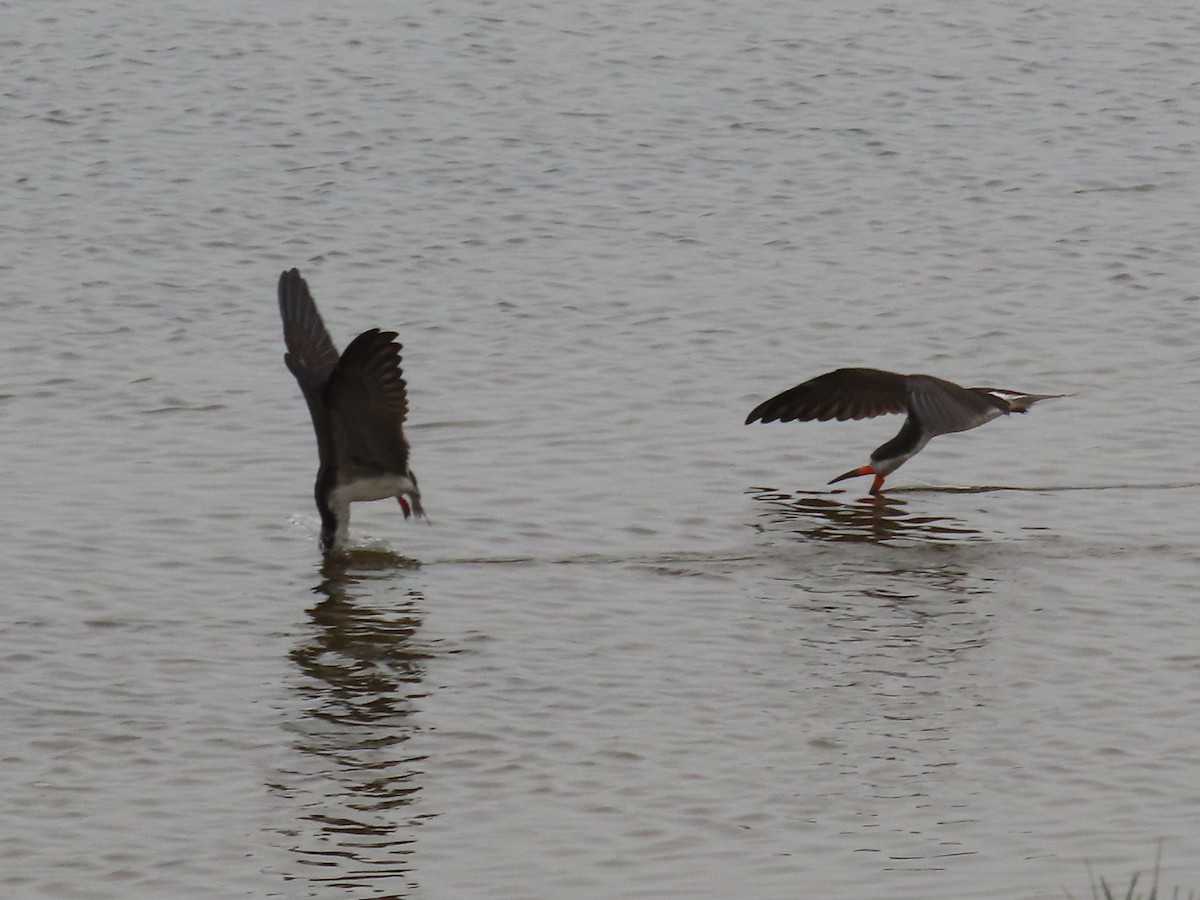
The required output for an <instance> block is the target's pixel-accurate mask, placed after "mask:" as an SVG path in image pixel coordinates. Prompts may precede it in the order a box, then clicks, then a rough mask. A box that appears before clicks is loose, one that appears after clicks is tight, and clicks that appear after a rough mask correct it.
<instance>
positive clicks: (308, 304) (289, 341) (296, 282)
mask: <svg viewBox="0 0 1200 900" xmlns="http://www.w3.org/2000/svg"><path fill="white" fill-rule="evenodd" d="M279 314H280V316H281V317H282V318H283V340H284V343H285V344H286V345H287V353H286V354H284V357H283V359H284V362H285V363H287V367H288V369H289V370H290V371H291V373H292V374H293V375H294V376H296V381H297V382H299V384H300V390H301V391H302V392H303V393H304V399H305V401H306V402H307V403H308V411H309V413H310V414H311V415H312V423H313V430H314V431H315V432H316V434H317V454H318V456H319V459H320V467H319V468H318V470H317V481H316V486H315V488H314V491H313V493H314V495H315V497H316V501H317V510H318V512H320V514H321V550H322V551H323V552H325V553H332V552H335V551H338V550H340V549H341V548H342V546H343V545H344V544H345V541H346V533H347V530H348V526H349V522H350V504H351V503H352V502H355V501H358V500H383V499H385V498H387V497H395V498H396V500H397V501H398V502H399V504H400V509H401V510H402V511H403V513H404V517H405V518H406V519H407V518H408V517H409V516H410V515H416V516H421V517H423V516H424V515H425V511H424V509H423V508H422V507H421V491H420V489H419V488H418V487H417V477H416V475H414V474H413V471H412V469H410V468H409V465H408V441H407V440H406V439H405V437H404V430H403V428H402V426H403V424H404V419H405V417H406V416H407V414H408V389H407V385H406V384H405V382H404V378H403V371H402V370H401V368H400V349H401V345H400V344H399V343H397V342H396V337H397V335H396V332H394V331H380V330H379V329H378V328H372V329H370V330H369V331H364V332H363V333H362V334H360V335H359V336H358V337H356V338H355V339H354V340H353V341H351V342H350V345H349V346H348V347H347V348H346V350H345V352H344V353H342V354H341V355H340V356H339V355H338V352H337V348H336V347H335V346H334V343H333V339H332V338H331V337H330V336H329V331H328V330H327V329H326V328H325V322H324V321H323V320H322V319H321V314H320V312H318V311H317V304H316V302H315V301H314V300H313V298H312V294H310V293H309V290H308V284H307V283H305V281H304V279H303V278H302V277H300V273H299V272H298V271H297V270H296V269H290V270H288V271H287V272H284V273H283V274H282V275H281V276H280V277H279Z"/></svg>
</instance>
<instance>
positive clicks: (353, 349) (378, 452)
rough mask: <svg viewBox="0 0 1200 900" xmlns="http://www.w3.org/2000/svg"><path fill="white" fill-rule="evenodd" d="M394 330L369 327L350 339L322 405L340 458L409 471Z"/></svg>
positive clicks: (403, 387) (404, 391)
mask: <svg viewBox="0 0 1200 900" xmlns="http://www.w3.org/2000/svg"><path fill="white" fill-rule="evenodd" d="M395 339H396V332H394V331H380V330H379V329H378V328H372V329H371V330H370V331H364V332H363V333H362V334H360V335H359V336H358V337H356V338H355V339H354V340H353V341H351V342H350V346H348V347H347V348H346V350H345V352H344V353H343V354H342V357H341V359H340V360H338V363H337V365H336V366H335V367H334V369H333V371H332V372H331V373H330V375H329V382H328V384H326V386H325V392H324V398H325V408H326V409H327V410H329V427H330V432H331V435H332V439H333V442H334V445H335V446H336V448H337V450H338V454H339V455H338V457H337V458H339V459H342V460H346V461H348V462H350V463H352V464H355V465H358V466H362V467H364V468H365V469H368V470H371V469H375V470H381V471H387V472H407V471H408V441H406V440H405V438H404V432H403V431H402V430H401V425H402V424H403V423H404V419H405V417H406V416H407V415H408V390H407V386H406V385H405V383H404V377H403V371H402V370H401V368H400V344H398V343H395Z"/></svg>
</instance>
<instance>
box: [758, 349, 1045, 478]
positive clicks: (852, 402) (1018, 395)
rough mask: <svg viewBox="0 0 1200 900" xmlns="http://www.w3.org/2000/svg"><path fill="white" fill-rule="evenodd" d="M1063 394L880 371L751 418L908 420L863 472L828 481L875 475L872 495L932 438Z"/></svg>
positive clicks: (856, 373)
mask: <svg viewBox="0 0 1200 900" xmlns="http://www.w3.org/2000/svg"><path fill="white" fill-rule="evenodd" d="M1063 396H1066V395H1065V394H1026V393H1023V392H1022V391H1012V390H1007V389H1005V388H988V387H973V388H966V387H961V386H959V385H957V384H954V383H953V382H950V381H946V380H944V379H942V378H935V377H934V376H933V375H901V374H899V373H896V372H885V371H883V370H882V369H837V370H835V371H833V372H826V373H825V374H824V375H818V376H817V377H816V378H812V379H809V380H808V381H806V382H804V383H803V384H798V385H796V386H795V387H794V388H789V389H788V390H786V391H784V392H783V393H782V394H778V395H776V396H774V397H772V398H771V399H770V400H765V401H763V402H762V403H760V404H759V405H758V406H756V407H755V408H754V409H753V410H752V411H751V412H750V415H748V416H747V417H746V424H747V425H749V424H750V423H751V422H793V421H800V422H811V421H813V420H814V419H815V420H816V421H819V422H828V421H829V420H830V419H837V420H838V421H839V422H845V421H846V420H848V419H873V418H875V417H876V416H882V415H885V414H887V413H905V414H907V418H906V419H905V420H904V424H903V425H902V426H901V427H900V433H899V434H897V435H896V436H895V437H894V438H892V439H891V440H890V441H888V442H887V443H886V444H884V445H883V446H881V447H879V448H877V449H876V450H875V452H874V453H872V454H871V461H870V462H869V463H868V464H867V465H865V466H859V467H858V468H857V469H851V470H850V471H849V472H846V473H845V474H842V475H839V476H838V477H837V478H834V479H833V480H832V481H830V482H829V483H830V484H836V483H837V482H839V481H842V480H844V479H846V478H855V477H857V476H859V475H874V476H875V480H874V481H873V482H872V483H871V493H872V494H878V493H879V492H880V490H881V489H882V487H883V480H884V478H886V477H887V476H888V475H890V474H891V473H892V472H894V471H896V469H898V468H900V466H902V465H904V463H906V462H908V460H910V459H912V458H913V457H914V456H915V455H916V454H917V453H918V452H919V451H920V450H921V448H923V447H924V446H925V445H926V444H928V443H929V440H930V439H931V438H935V437H937V436H938V435H939V434H950V433H952V432H955V431H969V430H970V429H972V428H978V427H979V426H980V425H983V424H984V423H986V422H990V421H991V420H992V419H994V418H996V417H997V416H1006V415H1008V414H1009V413H1014V412H1016V413H1024V412H1028V411H1029V407H1031V406H1033V404H1035V403H1037V402H1038V401H1040V400H1050V399H1052V398H1055V397H1063Z"/></svg>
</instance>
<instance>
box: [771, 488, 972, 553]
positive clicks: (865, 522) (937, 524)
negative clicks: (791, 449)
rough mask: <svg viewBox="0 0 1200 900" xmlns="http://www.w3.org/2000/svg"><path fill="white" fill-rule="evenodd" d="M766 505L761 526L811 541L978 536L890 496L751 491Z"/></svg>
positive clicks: (944, 539) (873, 540)
mask: <svg viewBox="0 0 1200 900" xmlns="http://www.w3.org/2000/svg"><path fill="white" fill-rule="evenodd" d="M747 493H749V494H751V495H752V496H753V497H754V499H755V500H757V501H759V502H760V503H761V504H762V507H761V509H760V512H759V516H760V523H759V524H760V526H761V527H763V528H770V529H772V530H775V529H777V528H779V527H780V526H783V527H785V528H790V529H791V530H792V531H793V532H795V533H796V534H799V535H801V536H803V537H805V538H808V539H809V540H814V541H854V542H860V543H862V542H867V543H887V542H894V541H903V540H922V541H930V540H933V541H956V542H957V541H963V540H970V539H971V538H973V537H978V536H979V535H980V532H979V531H978V530H976V529H974V528H971V527H969V526H967V525H964V524H963V523H962V522H960V521H958V520H956V519H953V518H950V517H948V516H929V515H918V514H916V513H911V512H909V511H908V509H907V503H906V502H905V501H904V500H898V499H895V498H893V497H889V496H887V495H886V494H881V495H877V496H874V497H863V498H861V499H849V497H850V496H851V495H848V494H846V493H845V492H842V491H832V492H831V491H823V492H819V493H818V492H804V491H800V492H797V493H795V494H786V493H782V492H780V491H778V490H775V489H773V488H751V489H750V490H749V491H748V492H747Z"/></svg>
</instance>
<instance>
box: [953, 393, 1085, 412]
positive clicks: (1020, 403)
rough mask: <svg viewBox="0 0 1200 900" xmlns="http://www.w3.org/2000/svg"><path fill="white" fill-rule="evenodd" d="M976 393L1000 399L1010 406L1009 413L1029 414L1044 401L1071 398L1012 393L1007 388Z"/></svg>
mask: <svg viewBox="0 0 1200 900" xmlns="http://www.w3.org/2000/svg"><path fill="white" fill-rule="evenodd" d="M972 390H976V391H986V392H987V393H989V394H991V395H992V396H993V397H999V398H1000V399H1001V400H1003V401H1004V402H1005V403H1007V404H1008V411H1009V412H1015V413H1027V412H1029V407H1031V406H1033V404H1035V403H1038V402H1040V401H1042V400H1057V399H1058V398H1059V397H1070V396H1071V395H1070V394H1024V393H1022V392H1021V391H1010V390H1008V389H1006V388H972Z"/></svg>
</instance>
